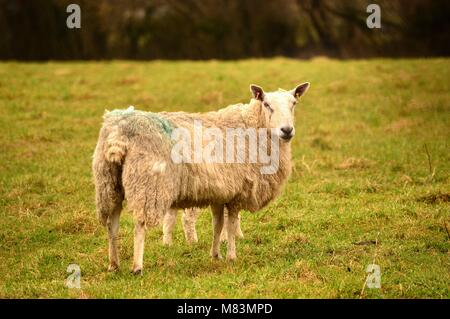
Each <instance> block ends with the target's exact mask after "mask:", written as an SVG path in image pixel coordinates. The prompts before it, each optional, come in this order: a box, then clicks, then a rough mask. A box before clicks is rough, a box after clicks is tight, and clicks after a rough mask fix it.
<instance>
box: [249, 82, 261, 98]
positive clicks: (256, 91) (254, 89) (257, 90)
mask: <svg viewBox="0 0 450 319" xmlns="http://www.w3.org/2000/svg"><path fill="white" fill-rule="evenodd" d="M250 91H251V92H252V94H253V97H254V98H255V99H257V100H260V101H262V100H263V99H264V90H263V89H262V87H260V86H258V85H255V84H252V85H250Z"/></svg>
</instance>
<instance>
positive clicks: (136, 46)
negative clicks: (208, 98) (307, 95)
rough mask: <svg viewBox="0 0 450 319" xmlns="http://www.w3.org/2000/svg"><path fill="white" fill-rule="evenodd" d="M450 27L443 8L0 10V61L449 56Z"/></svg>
mask: <svg viewBox="0 0 450 319" xmlns="http://www.w3.org/2000/svg"><path fill="white" fill-rule="evenodd" d="M70 3H77V4H79V5H80V6H81V13H82V14H81V19H82V22H81V29H73V30H70V29H68V28H67V27H66V18H67V16H68V13H66V6H67V5H68V4H70ZM369 3H377V4H379V5H380V6H381V10H382V12H381V13H382V15H381V22H382V29H372V30H371V29H369V28H367V26H366V18H367V16H368V13H366V7H367V5H368V4H369ZM449 17H450V1H448V0H434V1H431V0H430V1H427V0H409V1H407V0H377V1H371V0H369V1H365V0H335V1H331V0H329V1H327V0H265V1H263V0H184V1H183V0H148V1H146V0H130V1H119V0H67V1H66V0H0V30H1V31H0V59H19V60H46V59H112V58H114V59H156V58H158V59H209V58H217V59H235V58H245V57H269V56H276V55H284V56H291V57H301V58H302V57H304V58H307V57H311V56H314V55H328V56H332V57H338V58H359V57H373V56H447V55H449V53H450V36H449V35H450V18H449Z"/></svg>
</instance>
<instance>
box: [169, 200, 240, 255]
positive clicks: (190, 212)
mask: <svg viewBox="0 0 450 319" xmlns="http://www.w3.org/2000/svg"><path fill="white" fill-rule="evenodd" d="M177 213H178V211H177V210H176V209H170V210H169V211H168V212H167V213H166V214H165V216H164V220H163V243H164V245H167V246H170V245H172V234H173V229H174V227H175V223H176V218H177ZM199 214H200V210H199V208H197V207H194V208H185V209H184V210H183V215H182V219H181V221H182V224H183V231H184V237H185V239H186V241H187V242H188V244H192V243H196V242H197V241H198V237H197V230H196V228H195V225H196V223H197V218H198V215H199ZM227 221H228V213H227V211H226V208H225V209H224V224H225V225H227ZM240 221H241V215H240V214H238V222H237V233H236V236H237V238H239V239H242V238H244V234H243V232H242V230H241V225H240ZM220 240H221V241H226V240H227V233H226V231H225V228H224V229H222V233H221V235H220Z"/></svg>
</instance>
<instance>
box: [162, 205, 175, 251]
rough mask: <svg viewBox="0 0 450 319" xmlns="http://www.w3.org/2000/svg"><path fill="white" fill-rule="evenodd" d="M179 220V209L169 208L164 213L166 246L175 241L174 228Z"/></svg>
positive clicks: (164, 241)
mask: <svg viewBox="0 0 450 319" xmlns="http://www.w3.org/2000/svg"><path fill="white" fill-rule="evenodd" d="M176 222H177V210H176V209H169V210H168V211H167V212H166V214H165V215H164V220H163V243H164V245H166V246H171V245H172V243H173V240H172V237H173V229H174V228H175V224H176Z"/></svg>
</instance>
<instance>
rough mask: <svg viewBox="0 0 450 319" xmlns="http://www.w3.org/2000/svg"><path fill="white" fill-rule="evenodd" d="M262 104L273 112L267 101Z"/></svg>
mask: <svg viewBox="0 0 450 319" xmlns="http://www.w3.org/2000/svg"><path fill="white" fill-rule="evenodd" d="M264 106H265V107H267V108H268V109H269V110H270V112H273V109H272V108H271V107H270V105H269V103H267V102H264Z"/></svg>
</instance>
